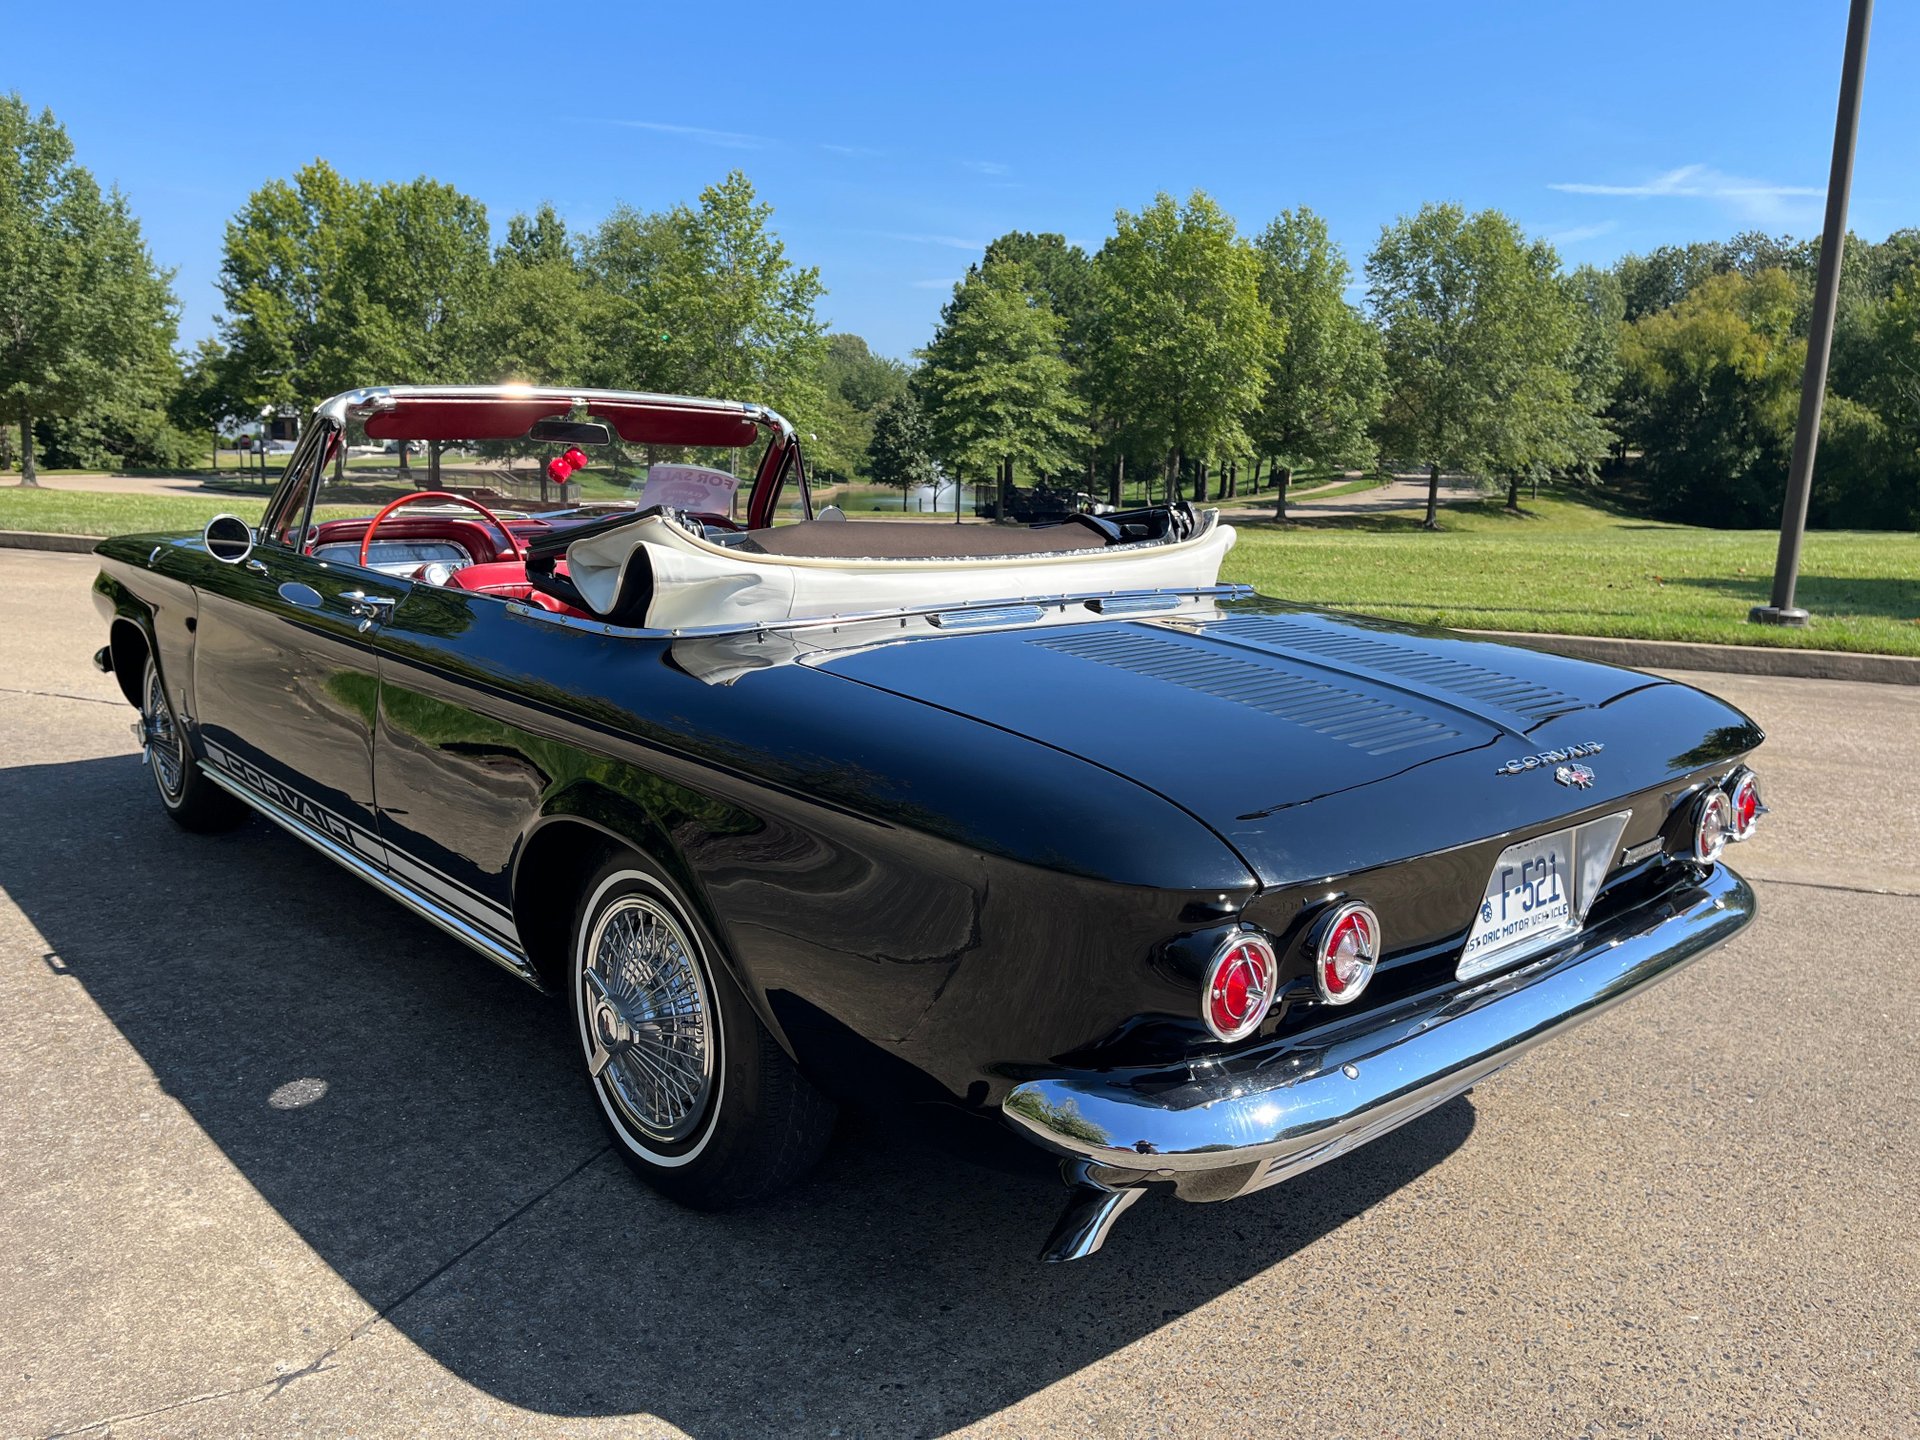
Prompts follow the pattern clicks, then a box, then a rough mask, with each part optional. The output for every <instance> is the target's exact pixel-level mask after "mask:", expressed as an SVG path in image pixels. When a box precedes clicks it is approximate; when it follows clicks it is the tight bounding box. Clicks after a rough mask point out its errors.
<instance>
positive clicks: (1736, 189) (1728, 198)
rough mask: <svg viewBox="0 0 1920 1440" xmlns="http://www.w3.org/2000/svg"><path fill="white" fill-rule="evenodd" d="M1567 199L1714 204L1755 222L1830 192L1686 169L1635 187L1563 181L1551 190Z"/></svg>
mask: <svg viewBox="0 0 1920 1440" xmlns="http://www.w3.org/2000/svg"><path fill="white" fill-rule="evenodd" d="M1547 188H1548V189H1549V190H1558V191H1560V192H1562V193H1563V194H1567V195H1620V196H1626V197H1629V198H1633V199H1641V200H1645V199H1685V200H1714V201H1718V202H1720V203H1721V204H1723V205H1725V206H1727V207H1728V208H1729V209H1732V210H1734V211H1736V212H1738V213H1740V214H1742V215H1745V216H1748V217H1749V218H1751V219H1755V220H1779V219H1784V218H1786V217H1787V216H1789V215H1794V214H1798V213H1799V212H1801V211H1802V210H1804V209H1806V208H1807V207H1805V206H1802V205H1794V204H1790V203H1788V202H1790V201H1794V200H1802V199H1808V198H1813V197H1818V196H1822V195H1825V194H1826V191H1824V190H1821V189H1819V188H1818V187H1817V186H1812V185H1777V184H1774V183H1773V182H1771V181H1767V180H1749V179H1747V178H1746V177H1744V176H1740V175H1729V174H1727V173H1726V172H1725V171H1724V170H1716V169H1714V168H1713V167H1712V166H1710V165H1682V166H1681V167H1680V168H1679V169H1678V170H1669V171H1667V172H1666V173H1665V174H1662V175H1655V176H1654V177H1653V178H1652V179H1651V180H1645V181H1641V182H1640V183H1639V184H1635V185H1604V184H1597V183H1594V182H1592V181H1585V180H1581V181H1559V182H1556V183H1554V184H1551V185H1549V186H1547Z"/></svg>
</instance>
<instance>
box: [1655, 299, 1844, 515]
mask: <svg viewBox="0 0 1920 1440" xmlns="http://www.w3.org/2000/svg"><path fill="white" fill-rule="evenodd" d="M1799 301H1800V289H1799V287H1798V286H1797V285H1796V284H1795V283H1794V281H1793V279H1792V278H1791V277H1790V276H1788V275H1787V273H1786V272H1785V271H1782V270H1763V271H1761V272H1760V273H1759V274H1758V275H1755V276H1753V277H1751V278H1749V277H1747V276H1745V275H1741V274H1738V273H1736V272H1732V271H1729V272H1726V273H1723V274H1719V275H1714V276H1710V277H1708V278H1707V279H1706V280H1704V281H1702V282H1701V283H1700V284H1699V285H1697V286H1696V287H1695V288H1694V290H1693V292H1692V293H1691V294H1690V295H1688V296H1687V298H1686V299H1684V300H1682V301H1681V302H1680V303H1679V304H1677V305H1672V306H1669V307H1668V308H1667V309H1665V310H1661V311H1657V312H1655V313H1653V314H1651V315H1643V316H1641V317H1640V319H1638V320H1636V321H1635V322H1634V323H1633V324H1631V325H1628V326H1627V327H1626V328H1625V329H1624V330H1623V331H1622V332H1621V337H1620V364H1621V369H1622V403H1621V413H1622V417H1623V421H1624V423H1625V425H1626V427H1627V443H1628V444H1629V446H1633V447H1636V448H1638V449H1640V450H1641V452H1642V458H1641V464H1642V466H1643V467H1644V468H1645V471H1646V474H1647V479H1648V486H1649V489H1650V492H1651V494H1652V499H1653V504H1654V507H1655V509H1656V511H1658V512H1659V513H1661V514H1664V515H1668V516H1671V517H1673V518H1675V519H1680V520H1689V521H1693V522H1696V523H1704V524H1712V525H1722V526H1728V527H1734V526H1743V525H1766V524H1769V523H1771V522H1773V521H1775V520H1777V519H1778V518H1779V509H1780V495H1781V492H1782V489H1783V487H1784V485H1785V480H1786V468H1787V456H1788V452H1789V450H1790V448H1791V445H1792V441H1793V425H1794V418H1795V412H1796V406H1797V403H1798V396H1799V389H1800V372H1801V367H1802V365H1803V364H1804V361H1805V358H1806V342H1805V340H1804V339H1801V338H1798V337H1796V336H1795V334H1794V328H1795V317H1796V315H1797V314H1798V312H1799Z"/></svg>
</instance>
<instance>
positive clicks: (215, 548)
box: [201, 515, 253, 565]
mask: <svg viewBox="0 0 1920 1440" xmlns="http://www.w3.org/2000/svg"><path fill="white" fill-rule="evenodd" d="M201 539H202V541H203V542H204V543H205V544H206V547H207V553H208V554H209V555H211V556H212V557H213V558H214V559H216V560H218V561H219V562H220V563H221V564H223V565H238V564H239V563H240V562H241V561H242V560H244V559H246V558H247V556H249V555H251V554H252V553H253V531H252V529H250V528H249V527H248V525H247V522H246V521H244V520H242V519H241V518H240V517H239V516H238V515H216V516H214V517H213V519H211V520H209V521H208V522H207V528H206V529H205V530H204V531H202V532H201Z"/></svg>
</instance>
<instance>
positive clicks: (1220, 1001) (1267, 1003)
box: [1200, 934, 1280, 1040]
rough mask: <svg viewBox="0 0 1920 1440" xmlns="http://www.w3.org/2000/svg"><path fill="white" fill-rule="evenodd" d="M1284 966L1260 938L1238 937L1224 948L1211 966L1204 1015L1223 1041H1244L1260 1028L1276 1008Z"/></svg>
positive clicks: (1243, 935)
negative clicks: (1270, 1011) (1282, 966)
mask: <svg viewBox="0 0 1920 1440" xmlns="http://www.w3.org/2000/svg"><path fill="white" fill-rule="evenodd" d="M1279 976H1280V964H1279V961H1277V960H1276V959H1275V958H1274V954H1273V947H1272V946H1271V945H1269V944H1268V943H1267V942H1266V941H1265V940H1262V939H1261V938H1260V937H1259V936H1258V935H1246V934H1241V935H1236V936H1234V937H1233V938H1232V939H1230V940H1228V941H1227V943H1226V944H1224V945H1222V946H1221V947H1220V950H1219V952H1218V953H1217V954H1215V956H1214V957H1213V963H1212V964H1210V965H1208V966H1207V989H1206V995H1205V997H1204V1000H1205V1003H1204V1004H1203V1005H1202V1006H1201V1011H1200V1013H1201V1016H1202V1017H1203V1018H1204V1019H1205V1020H1206V1022H1207V1028H1208V1029H1209V1030H1211V1031H1212V1032H1213V1033H1214V1034H1215V1035H1217V1036H1219V1037H1220V1039H1222V1040H1243V1039H1245V1038H1246V1037H1247V1036H1249V1035H1251V1034H1252V1033H1253V1032H1254V1031H1255V1030H1257V1029H1259V1028H1260V1022H1261V1021H1262V1020H1264V1019H1266V1018H1267V1011H1268V1010H1270V1009H1272V1008H1273V997H1274V993H1275V992H1276V991H1277V990H1278V989H1279V988H1280V987H1279V984H1278V980H1279Z"/></svg>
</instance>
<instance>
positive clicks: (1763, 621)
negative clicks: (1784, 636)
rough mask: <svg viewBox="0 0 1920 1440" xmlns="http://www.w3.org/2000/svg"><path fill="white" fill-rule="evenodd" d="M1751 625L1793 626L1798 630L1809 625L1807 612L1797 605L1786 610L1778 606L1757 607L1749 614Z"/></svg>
mask: <svg viewBox="0 0 1920 1440" xmlns="http://www.w3.org/2000/svg"><path fill="white" fill-rule="evenodd" d="M1747 623H1748V624H1749V625H1792V626H1795V627H1796V628H1798V627H1803V626H1805V625H1806V623H1807V612H1806V611H1804V610H1802V609H1801V608H1800V607H1799V606H1797V605H1788V606H1786V607H1784V608H1782V607H1780V606H1777V605H1756V606H1754V607H1753V608H1752V609H1751V610H1749V611H1748V612H1747Z"/></svg>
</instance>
